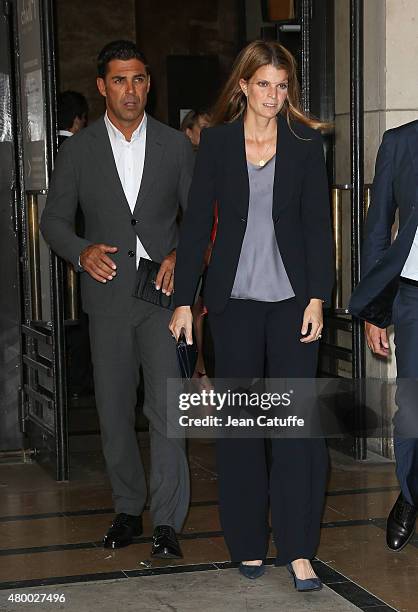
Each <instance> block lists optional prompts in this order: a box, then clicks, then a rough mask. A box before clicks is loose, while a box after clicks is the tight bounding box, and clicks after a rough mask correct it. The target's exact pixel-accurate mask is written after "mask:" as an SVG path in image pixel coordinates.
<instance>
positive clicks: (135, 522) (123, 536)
mask: <svg viewBox="0 0 418 612" xmlns="http://www.w3.org/2000/svg"><path fill="white" fill-rule="evenodd" d="M141 534H142V517H141V516H133V515H132V514H125V513H124V512H122V513H121V514H117V515H116V516H115V519H114V521H113V523H112V524H111V526H110V528H109V531H108V532H107V534H106V535H105V537H104V539H103V546H104V547H105V548H122V547H123V546H129V544H132V538H134V537H138V536H140V535H141Z"/></svg>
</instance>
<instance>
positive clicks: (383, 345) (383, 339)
mask: <svg viewBox="0 0 418 612" xmlns="http://www.w3.org/2000/svg"><path fill="white" fill-rule="evenodd" d="M365 331H366V341H367V346H368V347H369V349H370V350H371V351H372V353H374V354H375V355H380V357H387V356H388V355H389V342H388V335H387V331H386V329H381V328H380V327H377V326H376V325H372V324H371V323H366V325H365Z"/></svg>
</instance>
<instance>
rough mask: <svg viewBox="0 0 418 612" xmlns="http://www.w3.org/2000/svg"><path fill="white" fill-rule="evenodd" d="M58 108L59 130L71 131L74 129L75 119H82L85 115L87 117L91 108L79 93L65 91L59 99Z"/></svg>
mask: <svg viewBox="0 0 418 612" xmlns="http://www.w3.org/2000/svg"><path fill="white" fill-rule="evenodd" d="M57 107H58V129H59V130H70V129H71V128H72V127H73V123H74V119H75V118H76V117H78V118H79V119H81V118H82V117H83V115H85V116H86V117H87V115H88V112H89V106H88V104H87V100H86V98H85V97H84V96H83V94H81V93H79V92H78V91H70V90H68V91H63V92H62V93H60V94H59V95H58V98H57Z"/></svg>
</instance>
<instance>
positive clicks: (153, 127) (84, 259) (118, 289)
mask: <svg viewBox="0 0 418 612" xmlns="http://www.w3.org/2000/svg"><path fill="white" fill-rule="evenodd" d="M97 86H98V89H99V92H100V93H101V95H102V96H103V97H104V98H105V101H106V113H105V115H104V117H101V118H100V119H99V120H98V121H96V122H95V123H93V124H92V125H90V126H89V127H88V128H86V129H84V130H82V131H81V132H80V133H79V134H76V135H75V136H73V137H72V138H70V139H68V142H65V143H64V144H63V145H62V147H61V149H60V152H59V155H58V156H57V159H56V164H55V170H54V173H53V175H52V179H51V184H50V188H49V194H48V199H47V203H46V207H45V211H44V213H43V215H42V221H41V230H42V233H43V235H44V237H45V239H46V241H47V242H48V243H49V244H50V246H51V248H52V249H53V250H54V251H55V252H56V253H58V255H60V256H61V257H63V258H64V259H66V260H67V261H70V262H71V263H72V264H73V266H74V267H75V269H77V270H79V271H80V272H81V294H82V303H83V308H84V309H85V310H86V312H87V313H88V315H89V320H90V342H91V350H92V360H93V367H94V382H95V394H96V404H97V408H98V412H99V418H100V426H101V434H102V443H103V452H104V456H105V459H106V464H107V470H108V474H109V477H110V481H111V484H112V489H113V499H114V505H115V511H116V513H117V516H116V517H115V520H114V521H113V523H112V525H111V527H110V529H109V531H108V533H107V534H106V536H105V538H104V546H105V547H109V548H119V547H121V546H126V545H128V544H130V543H131V542H132V538H133V537H135V536H139V535H141V533H142V518H141V514H142V511H143V508H144V505H145V501H146V497H147V488H146V481H145V476H144V470H143V466H142V462H141V458H140V454H139V449H138V444H137V438H136V434H135V407H136V404H137V388H138V384H139V375H140V365H141V366H142V369H143V374H144V386H145V403H144V412H145V414H146V416H147V417H148V420H149V432H150V454H151V472H150V512H151V517H152V521H153V525H154V536H153V548H152V556H153V557H159V558H179V557H181V556H182V554H181V550H180V547H179V544H178V541H177V537H176V532H178V531H180V529H181V527H182V524H183V522H184V519H185V516H186V513H187V510H188V505H189V471H188V464H187V458H186V452H185V443H184V440H182V439H177V438H176V439H174V438H168V437H167V435H166V405H167V390H166V388H167V384H166V383H167V378H176V377H178V376H179V370H178V364H177V359H176V352H175V343H174V342H173V339H172V338H171V336H170V334H169V332H168V331H167V327H168V324H169V320H170V317H171V312H170V311H169V310H167V309H165V308H162V307H160V306H155V305H154V304H151V303H149V302H145V301H143V300H140V299H136V298H134V297H132V293H133V289H134V286H135V276H136V271H137V267H138V263H139V260H140V258H146V259H151V260H153V261H155V262H161V266H160V269H159V273H158V276H157V279H156V288H157V289H159V290H161V291H162V292H163V293H165V294H166V295H170V294H171V293H172V292H173V272H174V265H175V260H176V251H175V249H176V245H177V240H178V227H177V221H176V219H177V214H178V209H179V206H180V207H181V208H183V209H184V208H185V206H186V201H187V196H188V190H189V186H190V181H191V175H192V169H193V163H194V160H193V151H192V148H191V145H190V143H189V142H188V140H187V138H186V137H185V136H184V135H183V134H181V133H180V132H178V131H176V130H173V129H172V128H169V127H167V126H165V125H163V124H162V123H159V122H158V121H156V120H155V119H153V118H152V117H150V116H148V115H147V114H146V113H145V106H146V102H147V94H148V92H149V89H150V75H149V70H148V66H147V62H146V60H145V57H144V56H143V54H142V53H141V52H140V51H139V50H138V49H137V47H136V46H135V45H134V44H133V43H131V42H129V41H115V42H112V43H109V44H108V45H106V46H105V47H104V49H102V51H101V52H100V54H99V57H98V77H97ZM78 202H79V203H80V206H81V209H82V211H83V214H84V218H85V235H84V237H80V236H77V235H76V233H75V230H74V217H75V213H76V209H77V203H78Z"/></svg>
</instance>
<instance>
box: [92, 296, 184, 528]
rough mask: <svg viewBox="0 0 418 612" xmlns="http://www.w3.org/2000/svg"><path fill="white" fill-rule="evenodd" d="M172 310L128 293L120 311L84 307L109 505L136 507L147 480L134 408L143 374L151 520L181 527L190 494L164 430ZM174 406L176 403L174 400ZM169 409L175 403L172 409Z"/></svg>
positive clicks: (172, 364) (137, 510) (173, 374)
mask: <svg viewBox="0 0 418 612" xmlns="http://www.w3.org/2000/svg"><path fill="white" fill-rule="evenodd" d="M171 314H172V313H171V311H169V310H167V309H165V308H161V307H159V306H154V305H153V304H149V303H148V302H144V301H143V300H139V299H136V298H132V299H131V307H130V312H127V313H126V315H125V316H123V317H118V316H102V315H94V314H93V315H90V316H89V319H90V342H91V351H92V361H93V369H94V385H95V395H96V405H97V409H98V412H99V419H100V428H101V436H102V444H103V454H104V457H105V460H106V465H107V470H108V474H109V478H110V481H111V485H112V490H113V500H114V505H115V511H116V512H117V513H119V512H125V513H127V514H132V515H139V514H141V513H142V511H143V509H144V505H145V502H146V499H147V486H146V481H145V475H144V468H143V465H142V461H141V457H140V453H139V448H138V441H137V437H136V433H135V408H136V405H137V390H138V384H139V377H140V365H142V369H143V375H144V390H145V401H144V414H145V415H146V417H147V418H148V420H149V434H150V455H151V456H150V460H151V470H150V491H149V493H150V513H151V518H152V522H153V525H154V527H155V526H157V525H170V526H171V527H173V528H174V529H175V530H176V531H180V530H181V527H182V525H183V522H184V519H185V517H186V514H187V510H188V506H189V498H190V483H189V469H188V463H187V457H186V447H185V440H184V438H183V439H181V438H180V439H179V438H168V437H167V435H166V431H167V405H169V406H170V405H171V404H170V402H172V401H175V398H168V397H167V378H179V376H180V374H179V367H178V363H177V356H176V350H175V342H174V340H173V338H172V337H171V334H170V332H169V330H168V324H169V321H170V318H171ZM174 408H175V407H174ZM173 412H174V410H173Z"/></svg>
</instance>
